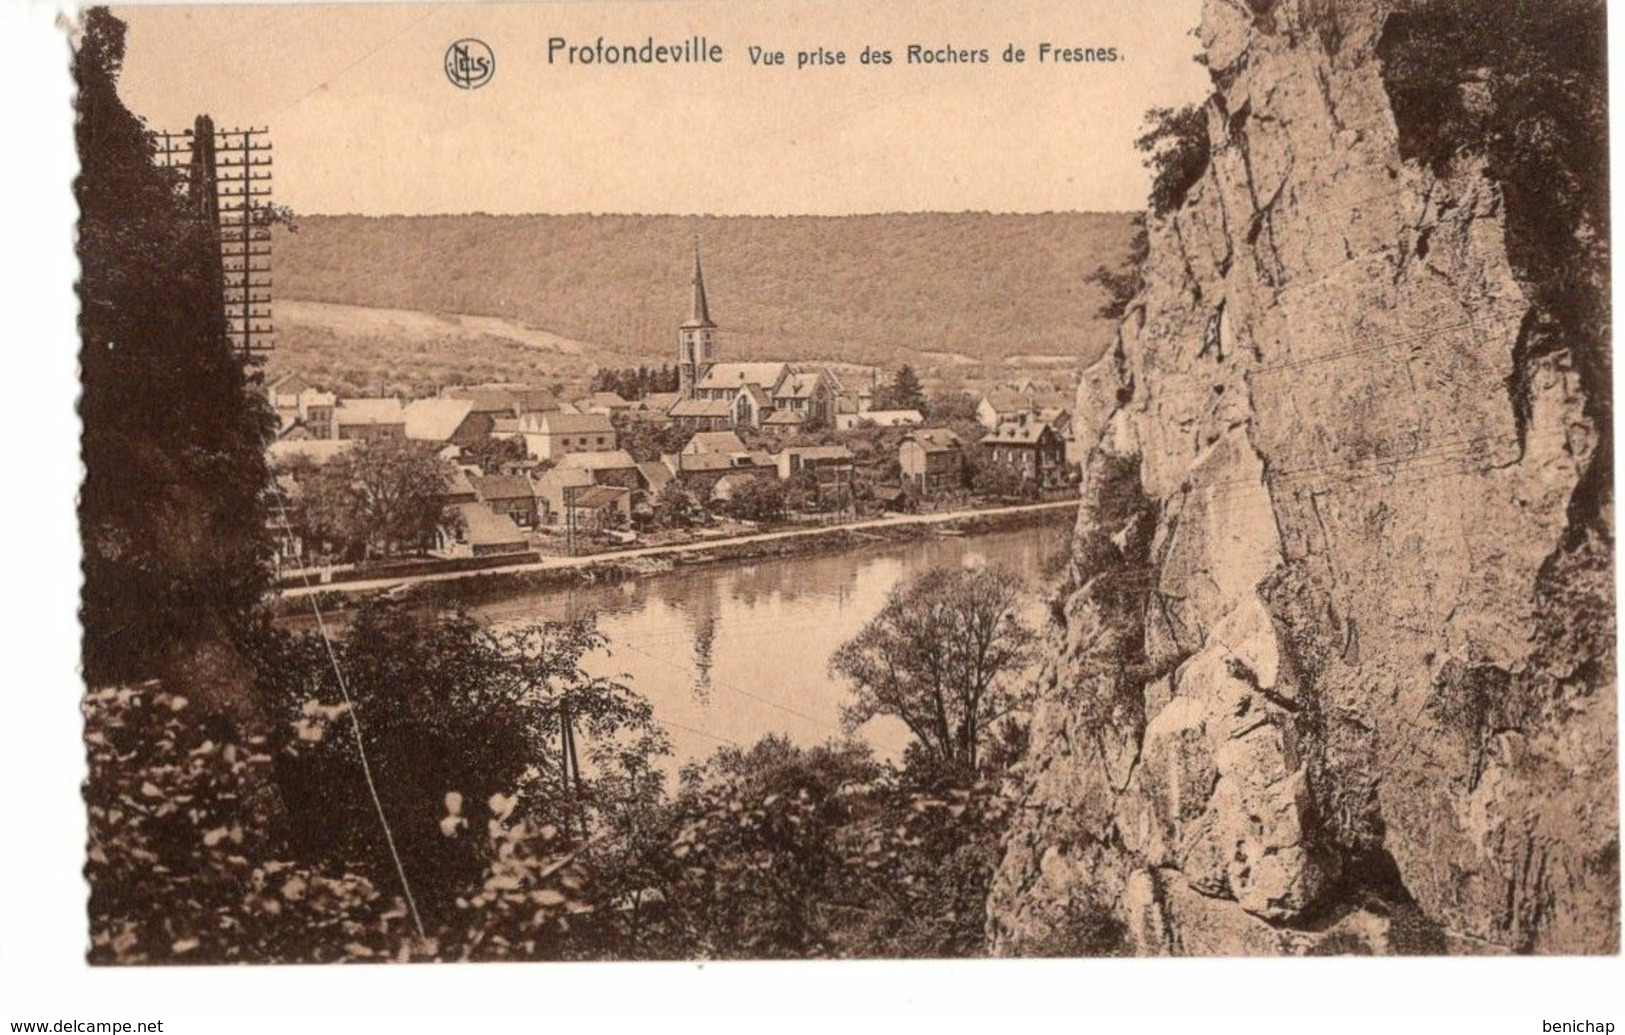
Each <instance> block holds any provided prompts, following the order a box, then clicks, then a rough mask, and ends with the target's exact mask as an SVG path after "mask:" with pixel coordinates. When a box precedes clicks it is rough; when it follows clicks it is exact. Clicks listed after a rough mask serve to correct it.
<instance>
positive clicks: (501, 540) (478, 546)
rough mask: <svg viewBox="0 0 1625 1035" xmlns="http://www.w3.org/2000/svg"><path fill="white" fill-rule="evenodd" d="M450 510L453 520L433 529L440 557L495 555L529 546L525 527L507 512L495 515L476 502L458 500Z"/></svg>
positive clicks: (515, 551)
mask: <svg viewBox="0 0 1625 1035" xmlns="http://www.w3.org/2000/svg"><path fill="white" fill-rule="evenodd" d="M449 513H452V514H455V515H456V519H455V520H453V521H450V522H447V523H446V524H444V525H442V526H441V527H440V528H439V529H437V530H436V532H435V552H437V553H439V554H440V555H441V556H442V557H498V556H501V555H503V554H515V553H524V552H526V551H527V550H529V549H530V541H529V538H528V537H527V536H526V535H525V532H524V529H522V528H520V527H519V526H518V525H516V524H514V523H513V519H511V518H509V517H508V516H507V515H506V514H494V513H492V512H491V511H490V510H488V509H487V508H485V507H483V506H481V505H480V504H478V503H459V504H456V505H455V506H453V507H451V508H450V510H449Z"/></svg>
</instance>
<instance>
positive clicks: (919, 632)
mask: <svg viewBox="0 0 1625 1035" xmlns="http://www.w3.org/2000/svg"><path fill="white" fill-rule="evenodd" d="M1022 601H1023V586H1022V583H1021V580H1020V579H1019V578H1018V577H1017V576H1015V575H1014V574H1013V573H1011V572H1010V571H1008V570H1007V569H1004V568H999V567H986V568H979V569H976V570H961V569H950V568H934V569H931V570H930V571H927V572H925V573H923V574H921V575H919V576H916V577H915V578H913V579H912V580H910V581H909V582H907V583H905V584H904V585H902V586H899V587H898V588H897V589H895V590H893V591H892V594H891V597H890V598H889V599H888V600H887V602H886V606H885V607H884V608H882V609H881V612H880V614H878V615H876V616H875V617H874V618H873V619H872V620H871V621H870V622H869V624H868V625H866V626H864V628H863V630H862V631H861V632H860V633H859V634H858V635H857V636H856V637H854V638H853V639H852V640H850V641H848V642H847V643H846V644H844V645H843V646H842V647H841V648H840V649H839V650H837V651H836V652H835V655H834V657H833V658H832V659H831V661H830V670H831V671H832V672H834V673H835V674H837V675H840V676H844V677H845V678H847V679H849V680H851V681H852V683H853V686H854V690H855V693H856V697H857V699H856V701H855V702H854V703H853V704H852V705H850V706H848V707H847V708H845V709H843V714H842V719H843V723H844V725H845V726H846V727H847V728H848V729H856V728H857V727H858V726H860V725H862V724H863V723H865V722H868V721H869V720H870V719H872V718H875V717H876V716H880V715H890V716H893V717H895V718H898V719H901V720H902V721H903V723H904V724H905V725H906V726H908V728H909V730H910V731H911V732H912V733H913V734H914V736H915V739H916V740H917V742H918V744H919V747H920V750H922V751H923V752H925V753H926V755H927V756H928V757H929V758H931V760H932V761H934V762H935V763H936V764H937V765H939V766H940V767H941V768H942V769H943V770H944V771H945V772H951V773H956V774H959V776H961V777H971V776H973V775H974V774H976V773H977V772H978V769H979V767H980V765H981V763H982V761H983V758H982V754H981V747H982V742H983V740H984V738H985V737H986V735H987V733H988V731H989V730H991V729H992V728H993V727H994V726H995V724H997V723H999V722H1000V721H1001V720H1003V719H1004V718H1005V717H1007V716H1010V715H1012V714H1014V713H1017V712H1019V711H1021V710H1023V709H1025V708H1026V707H1027V705H1028V704H1029V698H1030V696H1031V690H1030V689H1028V688H1024V687H1022V686H1021V684H1020V683H1019V682H1018V681H1017V679H1016V677H1017V676H1019V674H1020V673H1021V671H1022V669H1023V668H1025V666H1026V665H1027V663H1028V662H1029V660H1031V655H1032V647H1033V644H1034V642H1035V640H1036V634H1035V633H1034V632H1033V631H1032V629H1031V628H1029V627H1028V626H1027V624H1026V623H1025V622H1024V621H1023V619H1022V617H1021V606H1022Z"/></svg>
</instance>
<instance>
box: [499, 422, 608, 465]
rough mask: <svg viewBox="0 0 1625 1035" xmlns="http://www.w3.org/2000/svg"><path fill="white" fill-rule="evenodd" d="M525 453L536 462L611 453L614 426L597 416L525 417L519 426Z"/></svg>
mask: <svg viewBox="0 0 1625 1035" xmlns="http://www.w3.org/2000/svg"><path fill="white" fill-rule="evenodd" d="M520 434H522V435H523V436H524V439H525V452H526V453H527V454H529V455H530V456H532V457H534V458H536V459H538V460H557V459H559V458H560V457H562V456H565V455H567V454H570V453H592V452H603V451H604V450H609V449H615V448H617V447H618V446H619V444H620V443H619V441H618V439H617V436H616V434H615V425H614V424H612V423H610V420H609V418H608V417H606V416H604V415H603V414H601V413H563V412H554V413H543V414H539V415H538V414H529V415H526V416H525V417H524V418H523V419H522V421H521V423H520Z"/></svg>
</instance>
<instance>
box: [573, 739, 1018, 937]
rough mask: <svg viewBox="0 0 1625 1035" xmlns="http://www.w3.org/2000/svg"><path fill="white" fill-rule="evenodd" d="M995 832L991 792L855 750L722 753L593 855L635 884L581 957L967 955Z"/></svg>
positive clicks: (600, 917)
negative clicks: (624, 837) (628, 834)
mask: <svg viewBox="0 0 1625 1035" xmlns="http://www.w3.org/2000/svg"><path fill="white" fill-rule="evenodd" d="M1006 818H1007V815H1006V811H1005V803H1004V801H1003V800H1002V799H1001V798H1000V797H999V796H998V795H997V794H996V793H994V792H993V790H992V788H991V786H990V785H988V784H985V783H978V784H975V785H972V786H970V787H954V786H951V785H942V784H931V783H928V782H922V781H921V780H919V779H917V778H916V777H914V776H911V775H910V774H909V773H908V772H906V771H905V772H898V771H896V770H893V769H890V768H888V767H885V766H882V765H879V764H877V763H876V762H875V761H874V760H873V758H872V757H871V756H870V755H869V752H868V749H867V748H865V747H862V746H860V745H856V744H844V745H827V746H823V747H816V748H798V747H795V746H794V745H792V744H790V743H789V742H788V741H785V740H783V739H781V738H777V737H767V738H764V739H763V740H761V741H759V742H758V743H757V744H756V745H754V746H753V747H751V748H749V749H748V750H741V749H737V748H726V749H723V750H721V751H719V752H718V753H717V754H716V755H714V756H713V757H712V758H711V759H710V760H709V761H707V762H706V763H704V764H703V765H697V766H691V767H689V768H688V769H687V770H686V771H685V772H684V775H683V784H682V788H681V789H680V791H679V792H678V794H677V795H676V797H675V798H674V799H673V800H672V802H671V803H670V804H669V805H667V806H664V807H662V808H660V809H659V810H656V811H655V812H654V813H653V814H652V815H651V816H649V817H646V819H647V822H646V823H645V825H644V826H643V827H642V837H641V839H639V840H638V841H636V842H635V843H632V842H621V843H620V844H619V845H618V846H617V847H616V848H615V849H614V850H611V851H607V852H601V853H595V861H594V862H593V863H591V864H590V868H591V869H592V872H594V873H595V874H604V875H606V876H608V875H611V874H627V873H636V874H638V875H639V881H640V882H641V883H640V884H639V885H638V888H639V890H638V893H637V894H636V895H635V896H634V894H632V893H630V892H629V891H625V890H623V891H622V892H621V893H620V894H619V895H618V897H617V898H616V901H615V903H614V905H615V907H614V908H606V907H604V906H601V907H600V908H597V909H595V911H594V914H593V919H592V921H591V922H592V923H594V924H596V925H597V926H596V927H594V928H593V931H592V934H591V935H589V936H587V937H586V938H585V942H586V943H590V944H591V946H592V951H593V952H594V953H595V954H599V955H605V954H607V955H614V956H623V957H634V958H673V959H689V958H739V959H762V958H765V959H779V958H787V959H803V958H809V957H814V958H816V957H841V958H869V957H903V956H908V957H921V956H977V955H981V954H983V953H984V952H985V943H984V935H983V930H984V926H985V919H986V917H985V914H984V912H983V903H984V902H985V901H986V898H987V888H988V883H989V881H990V879H991V876H992V873H993V869H994V867H995V866H996V865H997V861H998V858H999V853H1000V846H1001V842H1002V837H1003V831H1004V828H1005V822H1006ZM611 879H613V878H611ZM578 930H580V928H578Z"/></svg>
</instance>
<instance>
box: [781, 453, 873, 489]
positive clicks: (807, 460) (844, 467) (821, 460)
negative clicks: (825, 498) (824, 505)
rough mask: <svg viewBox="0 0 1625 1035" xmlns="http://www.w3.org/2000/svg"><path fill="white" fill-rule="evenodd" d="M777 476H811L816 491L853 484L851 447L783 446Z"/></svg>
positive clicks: (789, 477) (787, 478) (786, 479)
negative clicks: (816, 486) (816, 487)
mask: <svg viewBox="0 0 1625 1035" xmlns="http://www.w3.org/2000/svg"><path fill="white" fill-rule="evenodd" d="M777 459H778V468H779V478H780V479H782V480H784V481H789V480H790V479H791V478H795V477H798V476H800V475H804V474H805V475H810V476H812V478H813V479H814V480H816V481H817V482H818V487H819V491H820V492H823V491H824V490H825V489H828V488H839V487H841V486H845V487H847V488H850V487H851V485H852V472H853V469H854V465H853V459H852V450H850V449H848V448H846V447H845V446H786V447H785V448H784V449H781V450H780V451H779V455H778V458H777Z"/></svg>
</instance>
